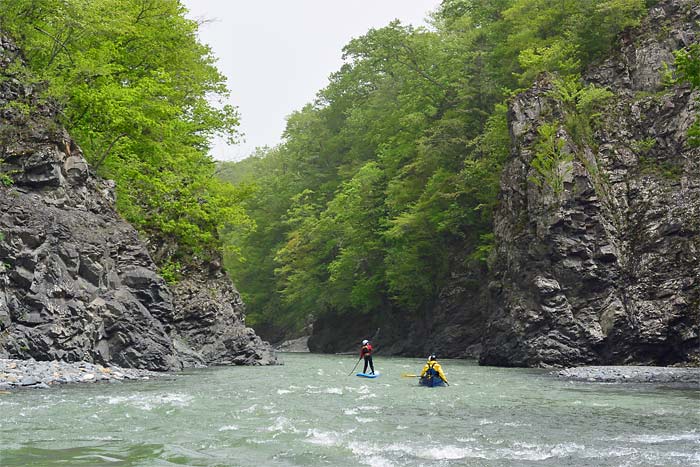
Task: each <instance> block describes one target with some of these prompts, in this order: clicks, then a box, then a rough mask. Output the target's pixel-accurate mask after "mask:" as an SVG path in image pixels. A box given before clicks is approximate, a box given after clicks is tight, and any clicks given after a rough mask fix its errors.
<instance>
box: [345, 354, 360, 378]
mask: <svg viewBox="0 0 700 467" xmlns="http://www.w3.org/2000/svg"><path fill="white" fill-rule="evenodd" d="M360 360H362V357H360ZM360 360H358V361H357V363H360ZM357 363H355V366H354V367H352V370H350V373H348V376H350V375H351V374H353V372H354V371H355V368H357Z"/></svg>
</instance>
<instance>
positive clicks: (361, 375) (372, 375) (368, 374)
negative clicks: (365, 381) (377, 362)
mask: <svg viewBox="0 0 700 467" xmlns="http://www.w3.org/2000/svg"><path fill="white" fill-rule="evenodd" d="M355 376H360V377H362V378H376V377H377V376H379V373H375V374H371V373H358V374H356V375H355Z"/></svg>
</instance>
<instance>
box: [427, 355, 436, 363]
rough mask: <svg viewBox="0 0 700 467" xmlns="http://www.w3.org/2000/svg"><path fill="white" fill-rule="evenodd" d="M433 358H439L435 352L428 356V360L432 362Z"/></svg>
mask: <svg viewBox="0 0 700 467" xmlns="http://www.w3.org/2000/svg"><path fill="white" fill-rule="evenodd" d="M433 360H437V358H435V354H430V356H429V357H428V361H429V362H430V361H433Z"/></svg>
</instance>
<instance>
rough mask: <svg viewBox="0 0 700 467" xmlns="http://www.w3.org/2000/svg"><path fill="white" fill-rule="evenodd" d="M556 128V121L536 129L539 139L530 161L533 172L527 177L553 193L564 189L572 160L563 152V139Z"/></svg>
mask: <svg viewBox="0 0 700 467" xmlns="http://www.w3.org/2000/svg"><path fill="white" fill-rule="evenodd" d="M558 130H559V126H558V125H557V124H556V123H545V124H543V125H542V126H540V127H539V128H538V129H537V133H538V134H539V140H538V141H537V143H535V156H534V157H533V158H532V161H531V162H530V165H531V166H532V168H533V169H535V172H534V173H533V174H532V175H530V176H529V177H528V180H530V181H531V182H532V183H534V184H535V185H537V186H538V187H540V188H542V187H543V186H545V185H546V186H548V187H549V188H550V189H551V190H552V192H554V193H555V194H559V193H561V192H562V191H563V190H564V179H565V177H566V176H567V175H568V174H569V173H570V172H571V162H572V161H573V156H572V155H571V154H566V153H565V152H564V145H565V141H564V140H563V139H562V138H560V137H559V136H557V131H558Z"/></svg>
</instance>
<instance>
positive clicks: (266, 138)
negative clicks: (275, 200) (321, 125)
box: [183, 0, 440, 160]
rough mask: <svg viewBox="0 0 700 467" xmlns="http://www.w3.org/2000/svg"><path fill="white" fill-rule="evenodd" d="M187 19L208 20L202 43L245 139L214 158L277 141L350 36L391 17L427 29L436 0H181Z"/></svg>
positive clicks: (218, 147)
mask: <svg viewBox="0 0 700 467" xmlns="http://www.w3.org/2000/svg"><path fill="white" fill-rule="evenodd" d="M183 3H184V5H185V6H186V7H187V8H188V9H189V11H190V13H189V15H188V17H190V18H191V19H196V20H202V19H206V20H211V21H210V22H208V23H207V24H204V25H203V26H201V28H200V39H201V40H202V42H204V43H207V44H209V45H210V46H211V47H212V50H213V51H214V54H215V55H216V56H217V57H218V58H219V62H218V68H219V70H220V71H221V72H222V73H223V74H224V75H226V77H227V78H228V86H229V89H231V102H230V103H231V104H233V105H235V106H236V107H238V110H239V112H240V115H241V125H240V130H241V131H242V132H243V133H245V137H244V138H245V141H244V142H242V143H240V144H238V145H236V146H226V145H225V144H224V143H223V142H217V143H216V144H215V147H214V149H213V150H212V155H213V156H214V158H215V159H218V160H239V159H242V158H244V157H247V156H248V155H250V153H252V152H253V150H254V149H255V147H256V146H264V145H268V146H274V145H275V144H277V143H279V141H280V136H281V134H282V131H284V127H285V118H286V116H287V115H289V114H290V113H292V112H293V111H294V110H299V109H301V108H302V107H303V106H304V104H306V103H308V102H311V101H312V100H313V99H314V96H315V95H316V92H317V91H319V90H320V89H322V88H324V87H325V86H326V84H327V83H328V75H330V74H331V73H332V72H334V71H336V70H338V69H339V68H340V65H341V64H342V59H341V55H342V48H343V46H344V45H345V44H347V43H348V41H349V40H350V39H351V38H353V37H358V36H361V35H363V34H364V33H366V32H367V30H369V29H370V28H373V27H374V28H377V27H382V26H385V25H387V24H388V23H389V22H390V21H391V20H393V19H396V18H398V19H400V20H401V21H402V22H403V23H405V24H409V23H410V24H413V25H415V26H419V25H424V24H425V23H424V21H423V20H424V19H425V17H426V14H427V13H428V12H430V11H432V10H434V9H435V8H437V6H438V5H439V4H440V0H183Z"/></svg>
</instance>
